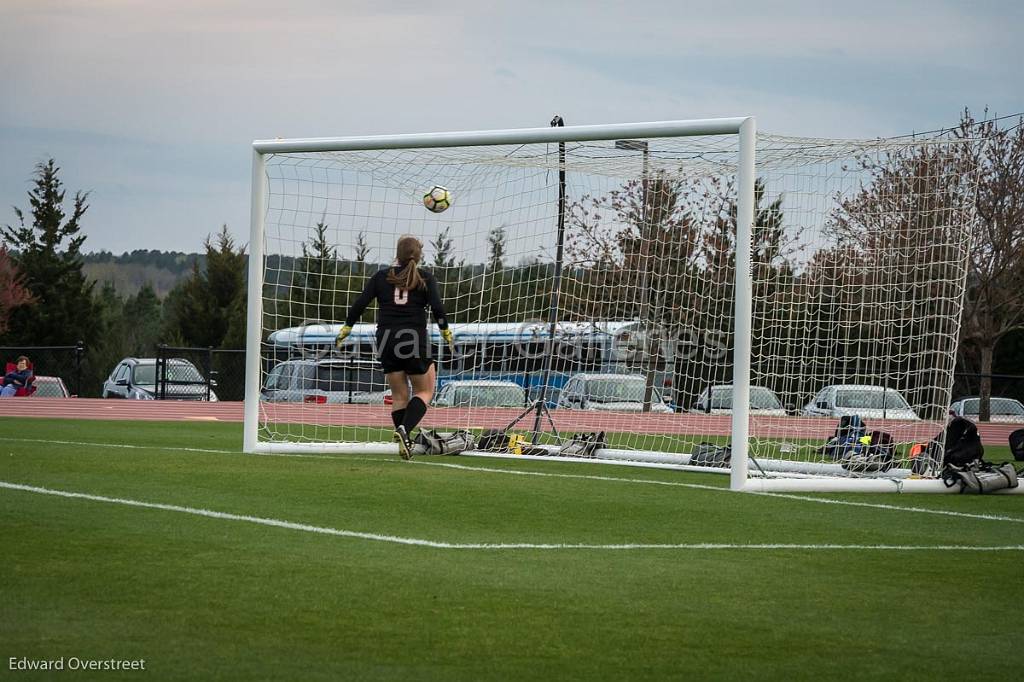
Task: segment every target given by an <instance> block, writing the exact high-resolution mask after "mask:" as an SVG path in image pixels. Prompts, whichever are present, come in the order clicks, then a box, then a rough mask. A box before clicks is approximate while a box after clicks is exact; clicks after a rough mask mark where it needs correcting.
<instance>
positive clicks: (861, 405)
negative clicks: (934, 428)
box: [802, 384, 920, 419]
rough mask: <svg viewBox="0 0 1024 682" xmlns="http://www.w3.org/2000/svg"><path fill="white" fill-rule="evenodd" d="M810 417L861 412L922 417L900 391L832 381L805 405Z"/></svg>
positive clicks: (876, 416)
mask: <svg viewBox="0 0 1024 682" xmlns="http://www.w3.org/2000/svg"><path fill="white" fill-rule="evenodd" d="M802 412H803V414H804V415H806V416H808V417H846V416H852V415H858V416H860V417H864V418H869V417H871V418H874V419H920V417H918V416H917V413H915V412H914V410H913V409H911V407H910V405H909V404H907V401H906V399H905V398H904V397H903V396H902V395H900V393H899V391H897V390H895V389H892V388H885V387H883V386H870V385H864V384H833V385H831V386H826V387H825V388H823V389H821V390H820V391H818V394H817V395H816V396H814V399H813V400H811V402H809V403H807V404H806V405H804V408H803V411H802Z"/></svg>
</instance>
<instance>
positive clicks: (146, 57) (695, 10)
mask: <svg viewBox="0 0 1024 682" xmlns="http://www.w3.org/2000/svg"><path fill="white" fill-rule="evenodd" d="M1022 39H1024V3H1019V2H1017V1H992V2H984V1H976V2H951V1H942V0H926V1H922V2H903V1H899V2H893V1H892V0H887V1H885V2H878V1H876V0H859V1H858V2H842V3H832V2H828V1H827V0H826V1H822V0H811V1H807V2H804V1H802V0H793V1H789V2H786V1H776V2H740V1H732V2H730V1H726V0H718V1H716V2H699V3H698V2H689V1H687V0H675V1H666V2H660V1H649V0H632V1H631V2H621V1H618V0H615V1H608V2H604V1H603V0H592V1H590V2H578V1H575V0H557V1H555V2H551V1H550V0H547V1H544V2H536V1H534V0H518V1H513V2H487V1H483V2H481V1H480V0H473V1H471V2H467V1H463V0H447V1H446V2H429V1H426V0H420V1H417V2H405V1H396V0H375V1H373V2H362V1H357V0H275V1H273V2H271V1H268V0H174V1H173V2H166V1H159V0H149V1H142V0H65V1H59V0H0V93H2V95H0V148H2V150H3V151H2V157H0V158H2V162H0V224H8V223H13V222H14V220H15V217H14V212H13V210H12V209H11V207H12V206H15V205H16V206H19V207H21V208H23V209H25V210H26V211H27V209H28V199H27V196H26V192H27V190H28V189H29V188H30V179H31V175H32V173H33V169H34V166H35V164H37V163H39V162H41V161H44V160H45V159H47V158H50V157H53V158H55V159H56V160H57V163H58V165H59V166H61V168H62V169H63V172H62V176H61V177H62V179H63V180H64V182H65V184H66V186H67V188H68V189H69V190H70V191H69V196H70V194H72V193H73V192H74V190H77V189H82V190H88V191H89V192H91V195H90V204H91V208H90V210H89V212H88V214H87V216H86V218H85V221H84V231H85V233H86V234H87V240H86V242H85V247H84V248H85V250H86V251H96V250H100V249H107V250H111V251H114V252H115V253H121V252H123V251H126V250H132V249H139V248H144V249H163V250H172V249H173V250H181V251H198V250H200V249H201V246H202V241H203V239H204V238H205V237H206V235H208V234H210V233H215V232H216V231H217V230H219V228H220V226H221V225H222V224H227V226H228V229H229V231H230V232H231V233H232V234H234V235H235V236H236V237H237V238H238V239H239V241H241V242H247V241H248V230H249V227H248V224H249V215H248V211H249V203H248V202H249V172H250V162H251V150H250V144H251V142H252V140H254V139H265V138H273V137H325V136H344V135H365V134H374V133H403V132H429V131H443V130H479V129H488V128H519V127H534V126H545V125H547V123H548V121H549V120H550V119H551V116H552V115H553V114H555V113H559V114H561V115H562V116H563V117H564V118H565V120H566V122H567V123H568V124H569V125H573V124H596V123H620V122H631V121H652V120H667V119H683V118H704V117H719V116H739V115H751V114H752V115H755V116H757V118H758V127H759V128H760V129H762V130H767V131H771V132H776V133H784V134H792V135H814V136H828V137H878V136H889V135H894V134H900V133H908V132H913V131H915V130H916V131H923V130H931V129H934V128H939V127H945V126H949V125H952V124H955V123H956V121H957V120H958V117H959V113H960V111H961V110H962V109H963V108H964V107H969V108H970V109H971V110H972V111H973V112H975V113H978V114H980V113H981V111H982V110H983V109H984V108H985V107H986V106H987V107H989V109H990V110H991V111H994V112H996V113H998V114H1000V115H1003V114H1012V113H1017V112H1021V111H1024V68H1022V66H1024V60H1022V58H1021V52H1020V45H1021V41H1022Z"/></svg>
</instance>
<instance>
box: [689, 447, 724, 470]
mask: <svg viewBox="0 0 1024 682" xmlns="http://www.w3.org/2000/svg"><path fill="white" fill-rule="evenodd" d="M731 456H732V453H731V452H730V450H729V446H728V445H715V444H714V443H701V444H700V445H698V446H697V447H696V448H695V449H694V451H693V454H691V455H690V464H691V465H692V466H698V467H718V468H721V469H724V468H725V467H727V466H729V459H730V457H731Z"/></svg>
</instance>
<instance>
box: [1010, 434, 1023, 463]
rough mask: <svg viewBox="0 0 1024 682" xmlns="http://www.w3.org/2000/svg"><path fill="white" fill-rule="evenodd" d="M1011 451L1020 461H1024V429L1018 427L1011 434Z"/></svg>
mask: <svg viewBox="0 0 1024 682" xmlns="http://www.w3.org/2000/svg"><path fill="white" fill-rule="evenodd" d="M1009 440H1010V452H1012V453H1013V458H1014V459H1015V460H1017V461H1018V462H1024V429H1017V430H1016V431H1014V432H1013V433H1011V434H1010V439H1009Z"/></svg>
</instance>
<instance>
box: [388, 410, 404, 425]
mask: <svg viewBox="0 0 1024 682" xmlns="http://www.w3.org/2000/svg"><path fill="white" fill-rule="evenodd" d="M404 418H405V408H404V407H403V408H402V409H400V410H391V421H393V422H394V423H395V428H396V429H397V428H398V427H399V426H401V425H402V420H403V419H404Z"/></svg>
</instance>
